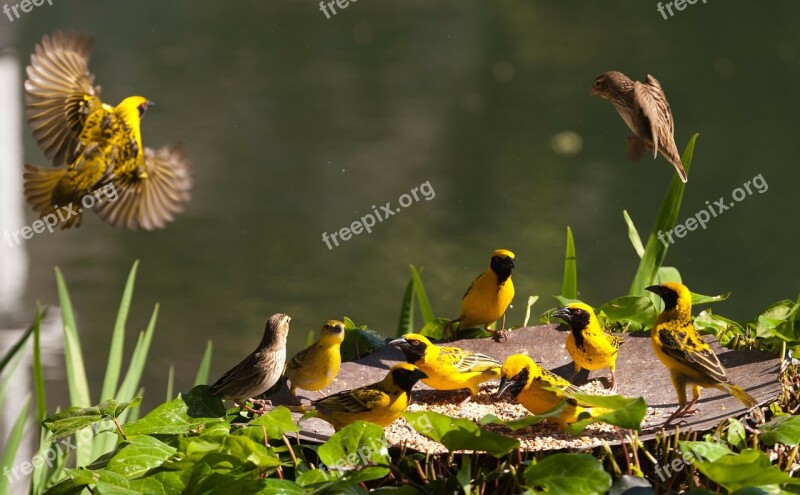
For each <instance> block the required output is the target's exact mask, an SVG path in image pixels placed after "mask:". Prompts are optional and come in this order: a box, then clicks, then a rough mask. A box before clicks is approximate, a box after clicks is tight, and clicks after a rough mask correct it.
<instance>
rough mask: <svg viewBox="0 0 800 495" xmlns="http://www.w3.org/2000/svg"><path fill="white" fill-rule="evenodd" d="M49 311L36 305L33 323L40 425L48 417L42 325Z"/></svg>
mask: <svg viewBox="0 0 800 495" xmlns="http://www.w3.org/2000/svg"><path fill="white" fill-rule="evenodd" d="M46 312H47V309H45V311H44V312H43V311H42V309H41V307H40V306H39V303H38V302H37V303H36V319H35V320H34V321H33V326H34V328H33V386H34V390H35V393H36V419H37V420H38V422H39V423H41V422H42V420H44V418H46V417H47V398H46V396H45V393H44V372H43V369H42V347H41V323H42V318H44V315H45V313H46Z"/></svg>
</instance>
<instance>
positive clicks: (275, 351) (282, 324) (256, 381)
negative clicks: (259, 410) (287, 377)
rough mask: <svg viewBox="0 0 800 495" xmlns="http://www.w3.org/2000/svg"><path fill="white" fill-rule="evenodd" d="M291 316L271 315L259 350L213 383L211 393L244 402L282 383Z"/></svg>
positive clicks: (238, 403) (237, 402) (238, 402)
mask: <svg viewBox="0 0 800 495" xmlns="http://www.w3.org/2000/svg"><path fill="white" fill-rule="evenodd" d="M291 320H292V318H291V317H290V316H288V315H285V314H283V313H278V314H274V315H272V316H270V318H269V320H267V324H266V326H265V327H264V336H263V337H261V343H259V344H258V347H257V348H256V350H254V351H253V352H251V353H250V355H249V356H247V357H246V358H244V359H243V360H242V362H240V363H239V364H237V365H236V366H234V367H233V368H231V369H230V370H229V371H228V372H227V373H225V374H224V375H222V377H221V378H220V379H219V380H217V381H216V382H215V383H214V384H213V385H211V394H212V395H216V396H218V397H222V398H223V399H233V400H234V402H236V404H237V405H241V404H243V403H244V401H245V400H247V399H251V398H253V397H257V396H259V395H261V394H263V393H264V392H266V391H267V390H269V389H270V388H272V386H273V385H275V384H276V383H278V380H280V378H281V374H282V373H283V367H284V365H285V364H286V336H287V335H288V334H289V322H290V321H291Z"/></svg>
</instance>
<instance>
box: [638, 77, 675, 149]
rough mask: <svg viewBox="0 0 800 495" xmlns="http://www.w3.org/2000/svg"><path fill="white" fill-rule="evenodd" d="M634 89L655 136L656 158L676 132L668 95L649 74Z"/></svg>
mask: <svg viewBox="0 0 800 495" xmlns="http://www.w3.org/2000/svg"><path fill="white" fill-rule="evenodd" d="M633 91H634V97H635V98H636V101H637V102H638V103H639V105H640V106H641V109H642V113H644V116H645V117H647V121H648V123H649V124H650V134H651V135H652V138H653V158H656V157H657V156H658V151H659V149H664V148H665V147H666V146H667V142H668V141H669V140H671V136H673V135H674V133H675V123H674V122H673V119H672V109H671V108H670V107H669V103H667V96H666V95H665V94H664V90H663V89H661V84H659V82H658V80H656V78H655V77H653V76H651V75H649V74H648V75H647V79H645V82H644V83H636V85H635V86H634V88H633Z"/></svg>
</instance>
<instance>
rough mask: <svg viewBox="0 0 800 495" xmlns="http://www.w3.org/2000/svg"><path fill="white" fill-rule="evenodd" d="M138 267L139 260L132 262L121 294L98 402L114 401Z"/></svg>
mask: <svg viewBox="0 0 800 495" xmlns="http://www.w3.org/2000/svg"><path fill="white" fill-rule="evenodd" d="M138 267H139V260H136V261H134V262H133V267H132V268H131V271H130V274H129V275H128V282H127V283H126V284H125V291H124V292H123V293H122V300H121V301H120V303H119V310H118V311H117V321H116V322H115V323H114V331H113V333H112V334H111V345H110V347H109V349H108V364H107V365H106V376H105V378H104V379H103V389H102V391H101V392H100V401H104V400H109V399H114V398H115V397H114V392H116V390H117V384H118V383H119V375H120V373H121V370H122V351H123V348H124V345H125V322H126V321H127V320H128V311H129V310H130V308H131V298H132V297H133V286H134V284H135V282H136V270H137V268H138Z"/></svg>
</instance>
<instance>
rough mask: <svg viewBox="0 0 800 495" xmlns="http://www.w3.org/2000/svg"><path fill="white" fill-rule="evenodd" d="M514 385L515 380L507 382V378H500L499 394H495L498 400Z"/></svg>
mask: <svg viewBox="0 0 800 495" xmlns="http://www.w3.org/2000/svg"><path fill="white" fill-rule="evenodd" d="M513 384H514V380H513V379H512V380H506V377H502V378H500V386H499V387H497V393H496V394H494V396H495V398H496V399H499V398H500V397H502V396H503V394H504V393H505V392H506V390H508V387H510V386H511V385H513Z"/></svg>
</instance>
